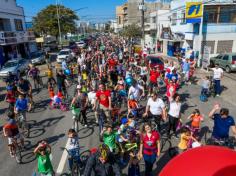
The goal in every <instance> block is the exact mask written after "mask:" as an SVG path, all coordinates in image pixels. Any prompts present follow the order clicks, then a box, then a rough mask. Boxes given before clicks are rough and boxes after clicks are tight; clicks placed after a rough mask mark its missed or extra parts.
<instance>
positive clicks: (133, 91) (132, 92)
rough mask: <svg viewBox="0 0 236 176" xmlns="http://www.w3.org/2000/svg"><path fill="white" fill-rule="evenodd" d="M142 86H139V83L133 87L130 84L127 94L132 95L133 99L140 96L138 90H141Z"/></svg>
mask: <svg viewBox="0 0 236 176" xmlns="http://www.w3.org/2000/svg"><path fill="white" fill-rule="evenodd" d="M142 88H143V87H142V86H140V85H139V84H137V85H136V86H135V87H134V86H131V87H130V88H129V96H130V95H132V96H133V97H134V99H138V98H139V96H140V90H142Z"/></svg>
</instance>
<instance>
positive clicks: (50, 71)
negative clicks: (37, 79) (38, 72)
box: [48, 70, 53, 78]
mask: <svg viewBox="0 0 236 176" xmlns="http://www.w3.org/2000/svg"><path fill="white" fill-rule="evenodd" d="M52 76H53V73H52V70H48V78H52Z"/></svg>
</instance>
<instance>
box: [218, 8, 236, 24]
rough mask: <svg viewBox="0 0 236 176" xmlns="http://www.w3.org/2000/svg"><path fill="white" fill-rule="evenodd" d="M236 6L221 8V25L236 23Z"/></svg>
mask: <svg viewBox="0 0 236 176" xmlns="http://www.w3.org/2000/svg"><path fill="white" fill-rule="evenodd" d="M235 22H236V6H221V7H220V14H219V23H235Z"/></svg>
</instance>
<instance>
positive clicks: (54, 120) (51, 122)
mask: <svg viewBox="0 0 236 176" xmlns="http://www.w3.org/2000/svg"><path fill="white" fill-rule="evenodd" d="M64 117H65V116H59V117H52V118H48V119H44V120H42V121H40V122H37V124H36V125H37V126H38V127H44V128H46V127H50V126H52V125H55V124H57V123H58V122H59V121H60V120H61V119H63V118H64Z"/></svg>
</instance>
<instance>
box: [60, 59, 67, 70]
mask: <svg viewBox="0 0 236 176" xmlns="http://www.w3.org/2000/svg"><path fill="white" fill-rule="evenodd" d="M61 68H62V70H66V69H67V65H66V61H63V62H62V63H61Z"/></svg>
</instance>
